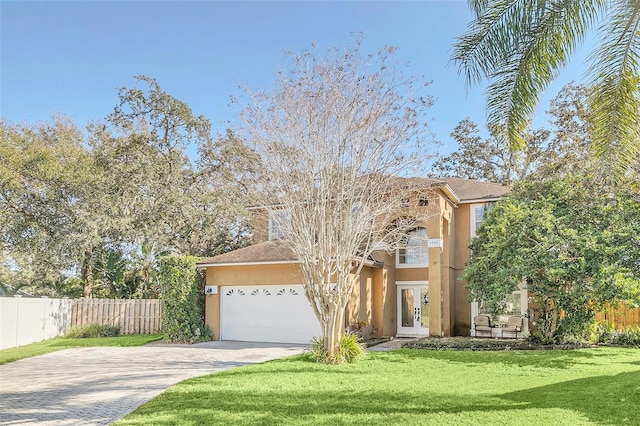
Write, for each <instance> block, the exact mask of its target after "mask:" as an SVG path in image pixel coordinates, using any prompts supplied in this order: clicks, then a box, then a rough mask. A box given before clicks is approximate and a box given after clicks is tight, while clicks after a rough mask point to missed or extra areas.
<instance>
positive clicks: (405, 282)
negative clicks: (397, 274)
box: [396, 280, 429, 286]
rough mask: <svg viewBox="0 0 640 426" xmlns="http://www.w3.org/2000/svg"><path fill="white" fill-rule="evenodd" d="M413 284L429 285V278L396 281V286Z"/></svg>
mask: <svg viewBox="0 0 640 426" xmlns="http://www.w3.org/2000/svg"><path fill="white" fill-rule="evenodd" d="M403 285H406V286H415V285H429V280H418V281H396V286H403Z"/></svg>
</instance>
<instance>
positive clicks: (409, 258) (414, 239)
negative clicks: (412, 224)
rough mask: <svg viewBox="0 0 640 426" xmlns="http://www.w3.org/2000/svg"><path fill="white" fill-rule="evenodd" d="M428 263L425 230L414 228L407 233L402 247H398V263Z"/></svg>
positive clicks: (413, 264)
mask: <svg viewBox="0 0 640 426" xmlns="http://www.w3.org/2000/svg"><path fill="white" fill-rule="evenodd" d="M428 264H429V249H428V245H427V230H426V229H424V228H415V229H413V230H411V231H410V232H408V233H407V237H406V241H405V242H404V244H403V247H401V248H399V249H398V265H411V266H426V265H428Z"/></svg>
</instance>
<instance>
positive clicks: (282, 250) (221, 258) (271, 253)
mask: <svg viewBox="0 0 640 426" xmlns="http://www.w3.org/2000/svg"><path fill="white" fill-rule="evenodd" d="M294 262H298V259H297V258H296V256H295V254H294V253H293V251H292V250H291V249H290V248H289V247H288V246H287V244H286V243H285V242H284V241H281V240H273V241H265V242H262V243H258V244H254V245H252V246H249V247H245V248H241V249H238V250H234V251H230V252H229V253H224V254H220V255H218V256H214V257H209V258H206V259H202V260H201V261H200V262H198V263H197V265H198V266H212V265H217V266H220V265H224V264H232V265H240V264H246V263H294Z"/></svg>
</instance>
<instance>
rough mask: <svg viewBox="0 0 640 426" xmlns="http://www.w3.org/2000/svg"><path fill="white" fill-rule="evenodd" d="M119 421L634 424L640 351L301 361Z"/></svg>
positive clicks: (164, 398) (213, 385)
mask: <svg viewBox="0 0 640 426" xmlns="http://www.w3.org/2000/svg"><path fill="white" fill-rule="evenodd" d="M117 424H118V425H130V424H140V425H143V424H144V425H146V424H166V425H173V424H188V425H200V424H225V425H226V424H252V425H253V424H273V425H280V424H292V425H293V424H295V425H299V424H326V425H335V424H353V425H370V424H380V425H388V424H402V425H429V424H433V425H478V424H483V425H486V424H495V425H498V424H499V425H521V424H534V425H535V424H553V425H584V424H610V425H638V424H640V350H638V349H627V348H597V349H582V350H566V351H503V352H472V351H427V350H414V349H402V350H398V351H393V352H377V353H369V354H367V356H366V357H365V358H364V359H362V360H361V361H359V362H357V363H355V364H353V365H346V366H337V367H336V366H324V365H319V364H315V363H313V362H311V361H309V359H308V357H305V356H298V357H292V358H287V359H282V360H277V361H272V362H267V363H263V364H256V365H251V366H247V367H242V368H239V369H235V370H230V371H226V372H222V373H218V374H214V375H210V376H203V377H199V378H194V379H191V380H187V381H185V382H182V383H180V384H178V385H176V386H174V387H172V388H170V389H169V390H167V391H166V392H165V393H163V394H162V395H160V396H158V397H157V398H155V399H154V400H152V401H150V402H148V403H147V404H144V405H143V406H141V407H140V408H138V409H137V410H136V411H134V412H133V413H131V414H130V415H129V416H127V417H125V418H124V419H122V420H121V421H120V422H118V423H117Z"/></svg>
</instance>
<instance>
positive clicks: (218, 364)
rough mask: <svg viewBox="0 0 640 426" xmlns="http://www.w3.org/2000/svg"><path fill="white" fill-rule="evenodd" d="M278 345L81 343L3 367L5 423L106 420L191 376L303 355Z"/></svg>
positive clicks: (0, 412)
mask: <svg viewBox="0 0 640 426" xmlns="http://www.w3.org/2000/svg"><path fill="white" fill-rule="evenodd" d="M303 350H304V347H302V346H300V345H287V344H277V343H275V344H274V343H246V342H208V343H201V344H198V345H191V346H184V345H162V344H151V345H147V346H142V347H135V348H117V347H100V348H79V349H66V350H62V351H59V352H52V353H49V354H46V355H41V356H38V357H34V358H28V359H23V360H21V361H16V362H12V363H9V364H5V365H0V424H3V425H4V424H7V425H9V424H10V425H15V424H38V425H47V424H48V425H106V424H109V423H111V422H113V421H115V420H117V419H119V418H121V417H123V416H124V415H126V414H128V413H130V412H131V411H133V410H134V409H135V408H136V407H138V406H139V405H141V404H142V403H144V402H146V401H148V400H149V399H151V398H153V397H154V396H156V395H158V394H160V393H161V392H162V391H164V390H165V389H166V388H168V387H169V386H171V385H173V384H175V383H178V382H180V381H182V380H185V379H188V378H190V377H195V376H200V375H203V374H209V373H213V372H216V371H221V370H226V369H229V368H233V367H240V366H242V365H246V364H252V363H255V362H261V361H266V360H270V359H275V358H279V357H282V356H287V355H293V354H297V353H301V352H302V351H303Z"/></svg>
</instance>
